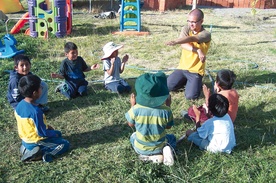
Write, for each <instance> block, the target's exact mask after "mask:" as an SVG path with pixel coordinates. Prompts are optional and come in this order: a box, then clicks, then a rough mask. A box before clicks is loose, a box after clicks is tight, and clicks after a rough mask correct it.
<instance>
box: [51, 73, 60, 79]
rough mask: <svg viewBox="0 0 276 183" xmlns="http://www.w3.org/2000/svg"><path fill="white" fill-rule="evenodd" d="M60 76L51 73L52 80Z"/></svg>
mask: <svg viewBox="0 0 276 183" xmlns="http://www.w3.org/2000/svg"><path fill="white" fill-rule="evenodd" d="M58 75H59V74H56V73H51V78H58Z"/></svg>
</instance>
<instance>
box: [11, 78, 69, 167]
mask: <svg viewBox="0 0 276 183" xmlns="http://www.w3.org/2000/svg"><path fill="white" fill-rule="evenodd" d="M18 89H19V92H20V93H21V94H22V95H23V96H24V97H25V98H24V100H21V102H19V104H18V105H17V107H16V109H15V112H14V114H15V117H16V121H17V127H18V134H19V137H20V138H21V139H22V145H21V147H20V152H21V154H22V158H21V160H22V161H23V162H26V161H35V160H40V159H41V158H42V159H43V161H44V162H50V161H52V157H53V156H56V155H60V154H63V153H64V152H66V151H67V150H68V149H69V142H68V141H67V140H65V139H63V138H62V137H61V132H60V131H57V130H54V129H53V128H52V127H51V126H50V125H47V123H46V118H45V115H44V114H43V112H42V111H41V109H40V108H39V107H37V105H36V104H35V101H36V100H37V99H38V98H39V97H40V96H41V93H42V88H41V80H40V78H39V77H37V76H36V75H27V76H23V77H22V78H21V79H20V80H19V84H18Z"/></svg>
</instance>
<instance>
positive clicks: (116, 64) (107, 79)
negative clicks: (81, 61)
mask: <svg viewBox="0 0 276 183" xmlns="http://www.w3.org/2000/svg"><path fill="white" fill-rule="evenodd" d="M110 67H111V62H110V59H105V60H103V70H104V71H105V72H104V83H105V84H108V83H111V82H114V81H120V80H121V78H120V68H121V59H120V58H119V57H116V59H115V62H114V70H113V73H112V75H109V74H108V73H107V72H106V71H107V70H109V69H110Z"/></svg>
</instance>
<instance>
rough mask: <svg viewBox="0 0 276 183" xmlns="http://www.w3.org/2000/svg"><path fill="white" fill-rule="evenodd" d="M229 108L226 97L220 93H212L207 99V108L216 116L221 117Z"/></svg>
mask: <svg viewBox="0 0 276 183" xmlns="http://www.w3.org/2000/svg"><path fill="white" fill-rule="evenodd" d="M228 108H229V102H228V99H227V98H226V97H225V96H223V95H221V94H217V93H215V94H212V95H211V96H210V97H209V99H208V109H209V110H210V111H211V113H212V114H213V115H214V116H216V117H223V116H224V115H225V114H227V112H228Z"/></svg>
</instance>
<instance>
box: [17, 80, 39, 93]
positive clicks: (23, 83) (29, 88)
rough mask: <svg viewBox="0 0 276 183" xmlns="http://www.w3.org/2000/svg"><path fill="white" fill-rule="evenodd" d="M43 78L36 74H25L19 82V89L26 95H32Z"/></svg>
mask: <svg viewBox="0 0 276 183" xmlns="http://www.w3.org/2000/svg"><path fill="white" fill-rule="evenodd" d="M40 84H41V79H40V78H39V77H38V76H36V75H26V76H23V77H22V78H21V79H20V80H19V83H18V90H19V93H20V94H21V95H23V96H24V97H32V96H33V93H34V91H38V90H39V88H40Z"/></svg>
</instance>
